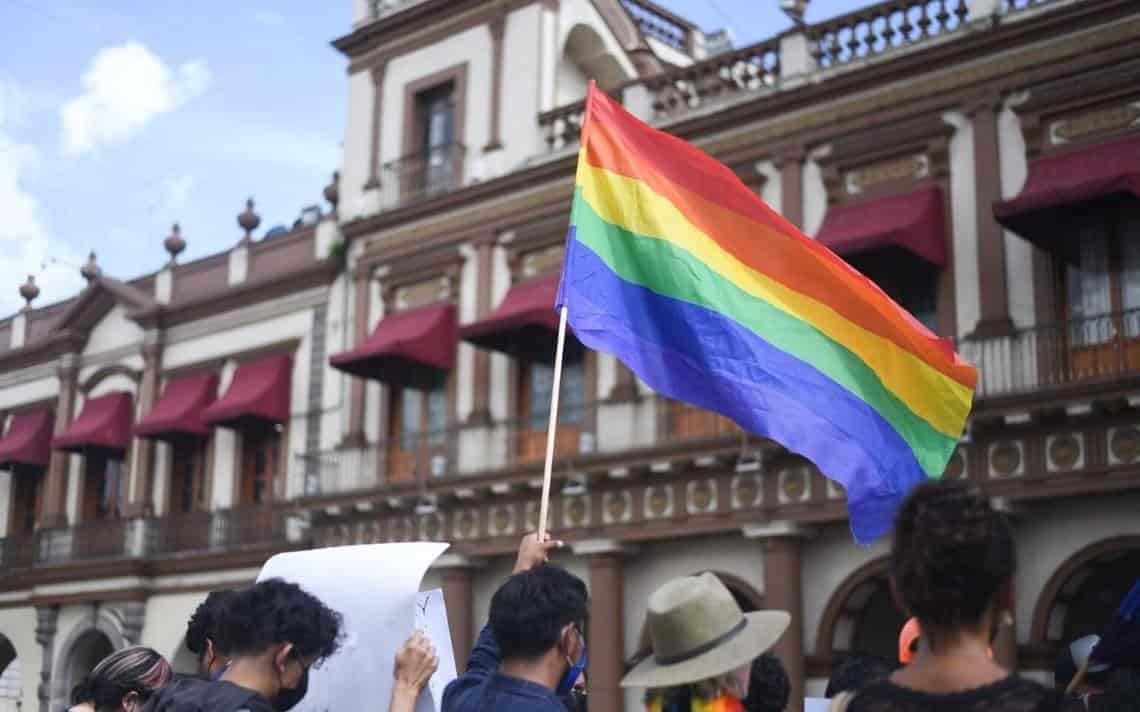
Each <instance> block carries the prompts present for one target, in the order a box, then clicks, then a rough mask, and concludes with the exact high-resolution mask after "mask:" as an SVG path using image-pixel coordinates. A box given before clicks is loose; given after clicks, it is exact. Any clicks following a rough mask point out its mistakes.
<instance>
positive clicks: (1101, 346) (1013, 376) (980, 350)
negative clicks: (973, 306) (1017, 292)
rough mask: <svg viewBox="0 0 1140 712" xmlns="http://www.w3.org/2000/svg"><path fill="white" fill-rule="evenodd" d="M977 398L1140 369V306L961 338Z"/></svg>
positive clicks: (1032, 390)
mask: <svg viewBox="0 0 1140 712" xmlns="http://www.w3.org/2000/svg"><path fill="white" fill-rule="evenodd" d="M958 350H959V352H960V353H961V354H962V356H963V357H964V358H965V359H966V360H967V361H970V362H971V363H973V364H975V365H976V366H977V367H978V376H979V378H978V390H977V397H978V398H979V399H984V398H995V397H1002V396H1019V395H1025V394H1030V393H1035V392H1042V391H1049V390H1056V389H1059V388H1064V387H1070V386H1071V387H1079V386H1081V385H1089V386H1091V385H1094V384H1097V383H1103V382H1108V381H1113V380H1119V379H1121V378H1122V377H1125V376H1135V375H1140V310H1134V311H1128V312H1121V313H1116V314H1106V315H1103V316H1097V317H1092V318H1088V319H1081V320H1075V321H1069V322H1060V323H1054V324H1043V325H1040V326H1034V327H1030V328H1028V329H1020V330H1017V331H1014V332H1013V333H1011V334H1008V335H1003V336H995V337H990V338H972V339H963V340H962V341H961V342H960V343H959V344H958Z"/></svg>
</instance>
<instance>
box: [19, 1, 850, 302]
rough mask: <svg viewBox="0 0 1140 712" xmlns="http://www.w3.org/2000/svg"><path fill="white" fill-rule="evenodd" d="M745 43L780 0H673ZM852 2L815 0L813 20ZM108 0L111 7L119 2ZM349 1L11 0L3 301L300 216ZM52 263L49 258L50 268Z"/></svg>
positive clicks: (334, 121) (333, 103)
mask: <svg viewBox="0 0 1140 712" xmlns="http://www.w3.org/2000/svg"><path fill="white" fill-rule="evenodd" d="M661 1H662V3H663V4H664V5H666V6H668V7H670V8H672V9H674V10H675V11H677V12H679V13H682V14H684V15H686V16H687V17H690V18H691V19H693V20H694V21H696V22H697V23H698V24H700V25H701V26H702V27H705V28H707V29H715V28H719V27H724V26H727V27H729V28H730V30H731V31H732V32H733V34H734V35H735V37H736V39H737V42H738V44H744V43H746V42H748V41H753V40H757V39H761V38H763V37H767V36H771V35H773V34H775V33H777V32H779V31H780V30H782V29H783V28H784V27H785V26H786V25H787V21H786V20H785V19H784V17H783V15H782V14H781V13H780V12H779V10H778V4H779V0H760V1H759V2H757V0H661ZM855 4H856V3H855V2H853V0H816V3H815V5H813V6H812V7H811V9H810V10H809V19H810V18H821V17H827V16H831V15H834V14H837V13H839V12H841V11H843V10H844V9H847V8H849V7H851V6H853V5H855ZM108 7H110V8H112V9H108ZM350 11H351V0H245V1H243V2H237V3H232V2H227V3H223V2H220V1H218V0H201V1H200V2H194V3H187V2H174V1H171V0H167V1H161V0H116V2H114V3H109V2H106V0H103V1H102V2H97V1H96V0H53V1H52V2H43V1H42V0H0V27H3V28H4V35H5V38H4V42H3V43H2V44H0V216H2V219H3V227H2V228H0V315H3V314H9V313H11V312H13V311H14V310H15V309H16V308H18V306H19V304H20V303H21V302H20V300H19V298H18V295H17V288H18V286H19V285H20V284H21V283H22V282H23V281H24V278H25V277H26V275H27V274H29V273H32V274H35V275H36V279H37V282H39V283H40V284H41V287H42V289H43V294H42V296H41V298H40V300H39V301H38V302H37V304H39V305H41V306H42V305H45V304H47V303H49V302H50V301H54V300H57V299H59V298H62V297H66V296H68V295H69V294H70V293H72V292H74V291H75V290H76V289H77V288H78V287H79V286H80V280H79V277H78V273H77V270H76V268H75V266H76V265H78V264H79V263H80V262H81V261H82V260H83V259H85V257H86V254H87V252H88V250H92V249H93V250H95V251H96V252H97V253H98V259H99V263H100V265H101V266H102V267H103V269H104V270H105V271H106V272H108V273H110V274H113V275H115V276H118V277H124V278H128V277H133V276H136V275H139V274H142V273H145V272H149V271H153V270H154V269H156V268H158V267H159V266H160V265H161V264H162V263H163V262H164V261H165V258H166V255H165V253H164V252H163V249H162V240H163V238H164V237H165V236H166V235H167V234H168V233H169V230H170V225H171V223H172V221H174V220H178V221H180V222H181V224H182V231H183V236H184V237H185V238H186V240H187V241H188V243H189V246H188V249H187V251H186V253H184V255H183V259H192V258H194V257H198V256H202V255H205V254H209V253H212V252H216V251H219V250H223V249H226V248H228V247H229V246H231V245H232V244H234V243H235V242H236V241H237V239H238V238H239V236H240V231H239V229H238V227H237V224H236V221H235V216H236V215H237V213H238V212H239V211H240V210H241V209H242V207H243V203H244V201H245V199H246V198H247V197H251V196H252V197H253V198H254V199H255V200H256V202H257V211H258V212H259V213H260V214H261V216H262V231H264V230H265V229H267V228H269V227H272V226H274V225H277V224H288V223H291V222H292V221H293V220H294V219H295V218H296V217H297V215H298V214H299V212H300V209H301V208H302V207H304V206H306V205H311V204H314V203H320V202H322V201H321V200H320V193H321V189H322V187H323V186H324V185H325V184H326V183H327V182H328V178H329V175H330V174H331V172H332V171H333V170H334V169H335V168H336V167H337V165H338V163H339V161H340V140H341V134H342V132H343V127H344V114H345V91H346V81H345V74H344V61H343V59H342V58H341V57H340V56H339V55H338V54H337V53H336V52H335V51H334V50H333V49H332V48H331V47H330V46H329V40H331V39H333V38H334V37H337V36H339V35H341V34H343V33H344V32H346V31H347V29H348V27H349V24H350ZM45 262H46V263H47V264H46V266H45Z"/></svg>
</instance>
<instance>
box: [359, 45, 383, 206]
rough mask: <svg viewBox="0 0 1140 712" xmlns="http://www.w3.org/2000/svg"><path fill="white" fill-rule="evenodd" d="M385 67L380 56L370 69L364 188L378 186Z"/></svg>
mask: <svg viewBox="0 0 1140 712" xmlns="http://www.w3.org/2000/svg"><path fill="white" fill-rule="evenodd" d="M387 68H388V61H387V59H384V58H381V59H380V60H379V61H378V62H377V63H376V64H375V65H373V66H372V69H371V77H372V132H371V134H370V136H369V142H368V182H366V183H365V184H364V188H365V189H366V190H367V189H369V188H379V187H380V140H381V138H382V136H383V134H382V133H381V130H382V129H383V122H382V119H383V118H384V72H385V71H386V70H387Z"/></svg>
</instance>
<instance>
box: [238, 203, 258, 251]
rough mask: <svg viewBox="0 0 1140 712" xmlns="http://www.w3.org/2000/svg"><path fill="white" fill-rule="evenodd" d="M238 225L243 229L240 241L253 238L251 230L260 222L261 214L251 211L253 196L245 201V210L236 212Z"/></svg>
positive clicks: (243, 241) (248, 240)
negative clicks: (243, 232)
mask: <svg viewBox="0 0 1140 712" xmlns="http://www.w3.org/2000/svg"><path fill="white" fill-rule="evenodd" d="M237 222H238V227H240V228H241V229H242V230H244V231H245V235H243V236H242V238H241V241H242V243H248V242H250V241H251V240H253V231H254V230H256V229H257V226H258V225H260V224H261V216H260V215H258V214H257V213H255V212H254V211H253V198H250V199H248V200H246V201H245V210H243V211H241V212H240V213H238V216H237Z"/></svg>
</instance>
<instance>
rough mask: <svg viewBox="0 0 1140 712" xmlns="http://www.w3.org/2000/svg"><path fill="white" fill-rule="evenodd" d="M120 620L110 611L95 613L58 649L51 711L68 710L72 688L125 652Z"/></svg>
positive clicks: (52, 687)
mask: <svg viewBox="0 0 1140 712" xmlns="http://www.w3.org/2000/svg"><path fill="white" fill-rule="evenodd" d="M127 644H128V643H127V639H126V638H125V637H124V636H123V632H122V630H121V620H120V619H119V618H118V617H117V616H116V615H114V614H113V613H111V612H109V611H102V612H99V611H92V613H91V615H90V617H88V618H87V619H86V620H84V621H81V622H80V623H78V624H77V625H76V626H75V628H74V629H73V630H72V631H71V634H70V635H68V636H67V638H66V640H64V641H63V642H62V644H60V645H59V647H58V648H57V650H58V651H59V653H58V654H57V656H56V657H55V663H54V665H53V666H52V671H51V707H50V709H53V710H54V709H60V708H63V709H66V708H67V707H68V704H69V700H70V698H71V688H73V687H74V686H75V685H76V683H78V682H79V681H80V680H82V679H83V676H84V675H86V674H87V673H89V672H91V670H92V669H93V668H94V667H95V666H96V665H97V664H98V663H99V661H100V660H102V659H103V658H105V657H107V656H108V655H110V654H111V653H113V652H115V651H116V650H119V649H121V648H125V647H126V646H127Z"/></svg>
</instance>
